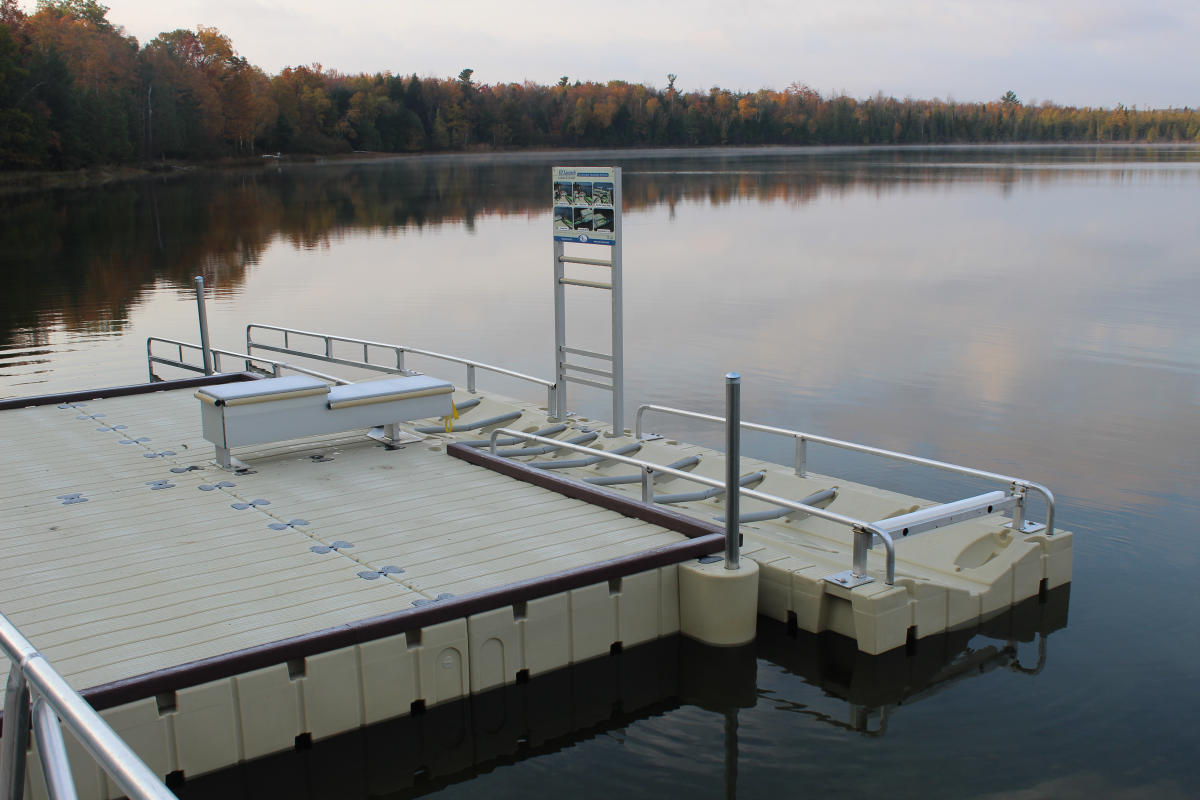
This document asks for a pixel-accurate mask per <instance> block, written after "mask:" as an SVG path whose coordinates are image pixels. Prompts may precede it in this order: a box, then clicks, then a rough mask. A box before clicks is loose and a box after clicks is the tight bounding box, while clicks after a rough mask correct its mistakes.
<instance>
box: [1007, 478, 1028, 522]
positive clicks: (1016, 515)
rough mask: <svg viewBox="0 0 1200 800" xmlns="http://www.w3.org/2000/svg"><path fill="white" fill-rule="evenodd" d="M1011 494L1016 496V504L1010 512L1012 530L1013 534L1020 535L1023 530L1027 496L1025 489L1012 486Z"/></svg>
mask: <svg viewBox="0 0 1200 800" xmlns="http://www.w3.org/2000/svg"><path fill="white" fill-rule="evenodd" d="M1013 493H1014V494H1015V495H1016V496H1017V504H1016V505H1015V506H1013V510H1012V523H1011V524H1012V529H1013V532H1014V533H1021V532H1023V531H1024V529H1025V498H1026V496H1027V493H1026V490H1025V487H1023V486H1017V485H1015V484H1014V485H1013Z"/></svg>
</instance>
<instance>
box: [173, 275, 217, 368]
mask: <svg viewBox="0 0 1200 800" xmlns="http://www.w3.org/2000/svg"><path fill="white" fill-rule="evenodd" d="M195 284H196V313H197V314H199V316H200V354H201V357H202V358H203V359H204V374H205V375H212V374H213V357H212V350H211V349H209V348H210V347H211V345H210V343H209V339H208V312H207V311H206V310H205V308H204V276H203V275H197V276H196V279H195ZM180 360H181V361H182V360H183V359H180Z"/></svg>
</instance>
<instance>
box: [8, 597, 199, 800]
mask: <svg viewBox="0 0 1200 800" xmlns="http://www.w3.org/2000/svg"><path fill="white" fill-rule="evenodd" d="M0 648H2V649H3V651H4V655H5V656H7V657H8V659H9V661H10V662H12V663H11V668H10V671H9V681H8V689H7V691H6V697H5V714H4V721H5V723H6V724H5V726H4V727H5V731H4V743H3V760H2V761H0V767H2V770H3V776H2V778H0V779H2V781H3V782H2V783H0V793H3V794H0V796H2V797H3V798H4V800H19V798H20V797H21V795H22V793H23V791H24V780H23V773H24V759H25V752H26V749H25V747H22V746H20V745H21V744H23V743H25V742H28V738H27V737H28V730H27V729H26V725H25V724H22V723H24V722H26V721H27V720H28V719H29V715H30V712H29V710H28V707H29V706H28V701H29V700H30V699H31V696H32V700H33V709H34V710H33V712H32V717H33V724H34V730H35V733H36V735H37V737H38V740H39V748H38V750H39V752H40V753H41V757H42V761H43V764H44V765H45V772H46V773H47V776H48V783H49V784H50V789H51V797H52V798H53V799H54V800H58V798H62V797H74V785H73V783H72V782H71V779H70V772H69V770H70V765H69V764H68V763H67V761H66V751H65V750H64V749H63V747H62V731H61V729H60V728H59V725H58V722H59V720H61V721H62V724H63V725H65V726H66V727H67V728H68V729H69V730H70V731H71V733H72V734H73V735H74V736H75V738H76V739H77V740H78V741H79V743H80V744H81V745H83V747H84V749H85V750H87V751H88V753H90V754H91V756H92V758H94V759H95V760H96V763H97V764H99V765H100V768H101V769H103V770H104V772H105V773H107V775H108V776H109V777H110V778H111V779H112V780H113V782H114V783H115V784H116V785H117V786H118V787H119V788H120V790H121V791H122V792H124V793H125V795H126V796H127V797H129V798H131V800H177V798H176V797H175V794H174V793H173V792H171V791H170V790H169V789H168V788H167V787H166V785H165V784H164V783H163V782H162V780H161V779H160V778H159V776H158V775H156V774H155V773H154V772H153V771H151V770H150V768H149V767H147V766H146V764H145V763H144V762H143V761H142V760H141V759H140V758H138V756H137V754H136V753H134V752H133V750H132V749H130V747H129V745H127V744H125V742H124V740H122V739H121V737H120V736H119V735H117V732H116V731H114V730H113V729H112V727H111V726H110V725H109V724H108V723H107V722H105V721H104V718H103V717H101V716H100V715H99V714H97V713H96V711H95V710H94V709H93V708H92V707H91V706H90V705H88V703H87V701H86V700H84V699H83V698H82V697H80V695H79V693H78V692H76V691H75V690H74V689H72V688H71V686H70V685H69V684H68V683H67V682H66V680H65V679H64V678H63V677H62V676H61V675H60V674H58V672H57V671H56V670H55V669H54V667H53V666H51V665H50V662H49V661H47V660H46V657H45V656H43V655H42V654H41V653H39V652H38V651H37V649H36V648H34V646H33V645H32V644H31V643H30V642H29V640H28V639H26V638H25V637H24V636H23V635H22V634H21V632H20V631H19V630H18V629H17V627H16V626H15V625H13V624H12V622H10V621H9V619H8V618H7V617H5V616H4V615H3V614H0ZM31 689H32V691H30V690H31ZM23 705H24V707H22V706H23ZM47 712H51V713H47ZM23 739H24V742H22V740H23ZM42 742H45V743H46V745H45V746H43V745H42ZM17 778H21V780H19V781H18V780H17ZM64 778H65V780H64ZM56 786H57V787H58V788H57V789H56V788H55V787H56Z"/></svg>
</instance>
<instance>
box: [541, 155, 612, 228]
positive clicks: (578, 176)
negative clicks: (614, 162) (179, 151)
mask: <svg viewBox="0 0 1200 800" xmlns="http://www.w3.org/2000/svg"><path fill="white" fill-rule="evenodd" d="M553 182H554V240H555V241H557V242H582V243H584V244H607V245H612V244H616V241H617V233H616V215H617V214H618V213H619V209H618V208H617V206H616V197H617V187H616V168H615V167H554V170H553Z"/></svg>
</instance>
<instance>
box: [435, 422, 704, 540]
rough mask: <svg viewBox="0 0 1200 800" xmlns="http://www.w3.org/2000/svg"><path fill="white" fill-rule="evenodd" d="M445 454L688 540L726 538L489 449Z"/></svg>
mask: <svg viewBox="0 0 1200 800" xmlns="http://www.w3.org/2000/svg"><path fill="white" fill-rule="evenodd" d="M602 452H603V451H602V450H597V451H596V453H597V454H599V453H602ZM446 455H449V456H453V457H454V458H460V459H462V460H463V461H466V462H467V463H468V464H477V465H478V466H481V467H487V468H488V469H490V470H493V471H495V472H499V473H500V474H501V475H507V476H508V477H510V478H516V479H517V480H519V481H525V482H526V483H532V484H533V485H534V486H540V487H541V488H543V489H549V490H550V491H552V492H558V493H559V494H562V495H566V496H567V497H570V498H573V499H575V500H582V501H584V502H585V503H591V504H592V505H596V506H600V507H601V508H607V509H608V510H609V511H616V512H617V513H618V514H624V515H625V516H627V517H633V518H634V519H640V520H642V521H643V522H649V523H651V524H653V525H661V526H662V527H664V528H667V529H669V530H673V531H675V532H676V533H682V534H683V535H684V536H687V537H688V538H689V539H694V538H696V537H697V536H708V535H710V534H719V535H721V536H724V535H725V528H723V527H721V526H718V525H713V524H710V523H707V522H703V521H701V520H698V519H696V518H695V517H689V516H687V515H686V514H680V513H679V512H678V511H671V510H670V509H666V508H663V507H662V506H652V505H649V504H647V503H642V502H640V501H638V500H634V499H633V498H631V497H626V496H624V495H619V494H615V493H613V492H606V491H604V490H603V489H599V488H597V487H595V486H592V485H591V484H590V483H582V482H580V481H573V480H569V479H567V478H564V477H562V476H561V475H555V474H554V473H551V472H548V471H546V470H543V469H537V468H535V467H530V466H528V465H526V464H522V463H521V462H519V461H513V460H512V459H511V458H504V457H502V456H494V455H492V454H491V452H489V451H488V449H487V448H480V447H469V446H467V445H465V444H460V443H458V442H455V443H454V444H451V445H448V446H447V447H446Z"/></svg>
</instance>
